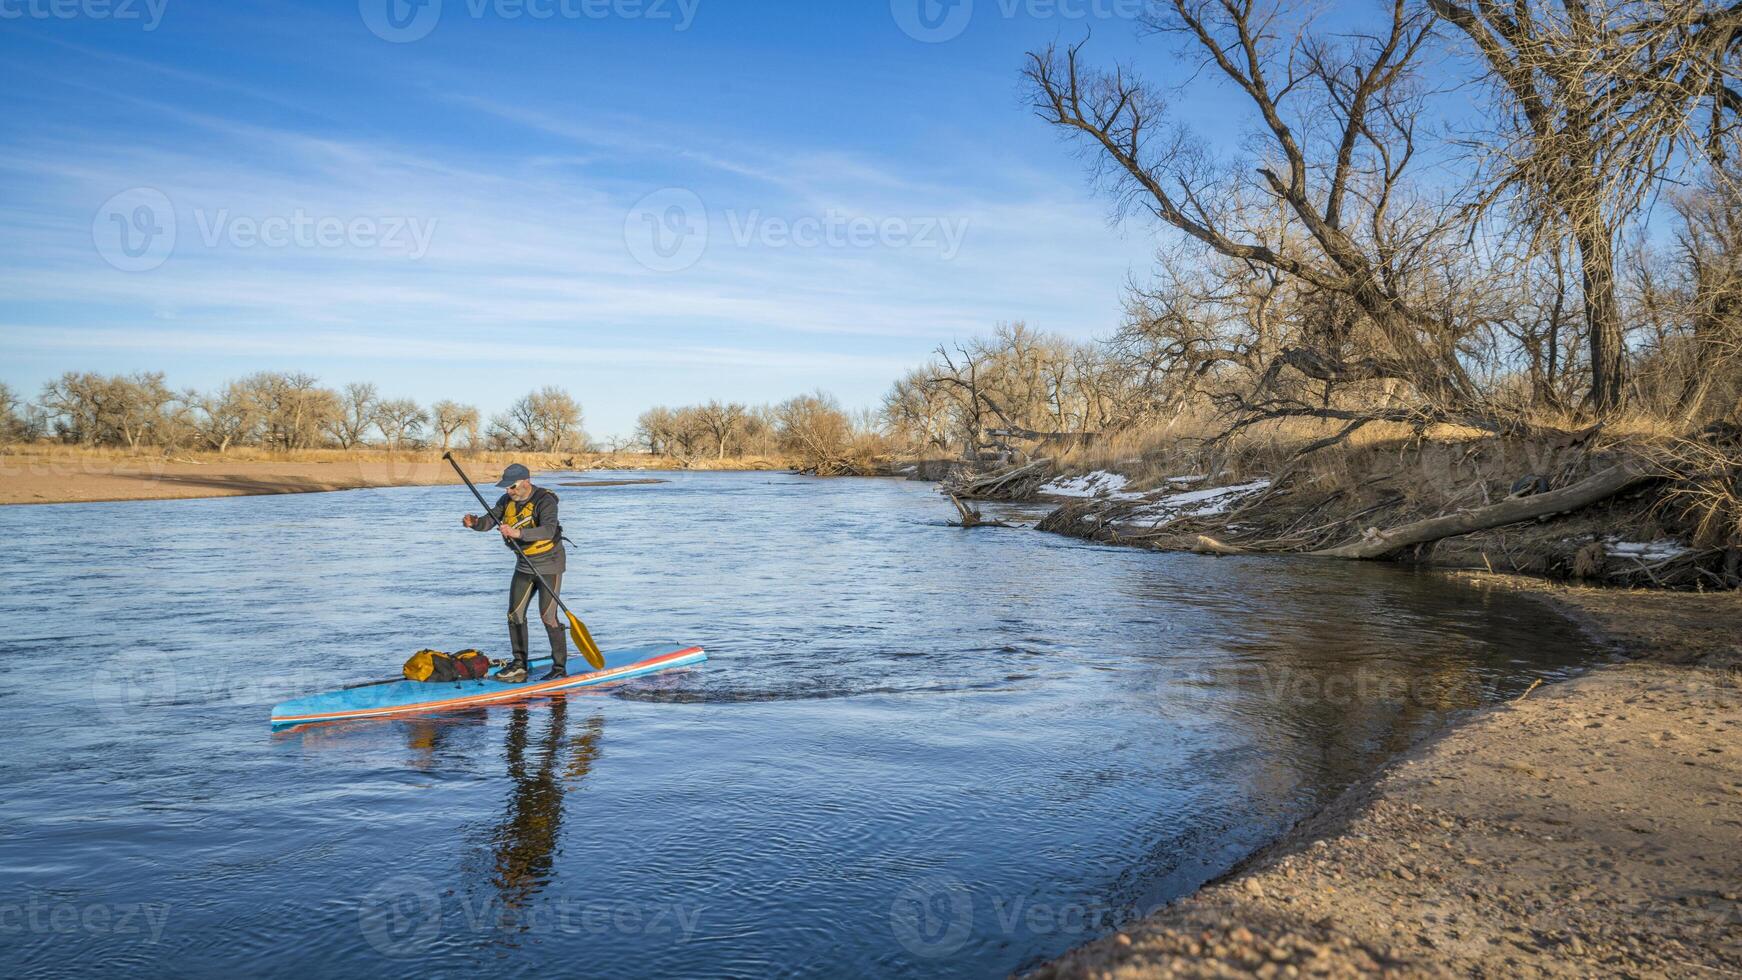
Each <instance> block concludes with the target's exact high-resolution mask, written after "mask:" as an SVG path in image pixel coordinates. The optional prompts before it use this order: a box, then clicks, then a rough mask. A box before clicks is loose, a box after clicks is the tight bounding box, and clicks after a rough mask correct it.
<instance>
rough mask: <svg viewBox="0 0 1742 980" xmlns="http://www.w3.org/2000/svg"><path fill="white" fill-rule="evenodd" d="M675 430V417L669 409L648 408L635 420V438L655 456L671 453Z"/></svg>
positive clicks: (659, 407) (660, 407) (661, 407)
mask: <svg viewBox="0 0 1742 980" xmlns="http://www.w3.org/2000/svg"><path fill="white" fill-rule="evenodd" d="M676 428H677V418H676V416H675V415H674V414H673V412H672V410H671V409H669V408H666V407H664V406H655V407H653V408H650V409H648V410H647V411H645V412H642V413H641V417H640V418H638V419H636V420H635V435H636V437H637V438H638V439H639V440H640V441H641V442H642V443H643V444H644V445H646V446H647V451H648V452H650V453H652V454H653V455H655V456H664V455H667V454H668V453H670V452H671V444H672V435H673V433H674V432H675V430H676Z"/></svg>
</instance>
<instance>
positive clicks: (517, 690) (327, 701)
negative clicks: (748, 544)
mask: <svg viewBox="0 0 1742 980" xmlns="http://www.w3.org/2000/svg"><path fill="white" fill-rule="evenodd" d="M604 653H605V666H604V668H603V669H600V670H591V669H590V665H589V664H588V663H587V662H586V661H585V660H583V659H581V657H580V655H578V654H575V655H571V656H570V657H569V669H571V670H573V669H575V668H576V667H577V666H578V667H579V668H580V669H582V670H585V671H587V672H586V673H577V674H570V675H569V676H567V677H560V678H557V679H556V680H553V681H544V682H542V683H539V682H533V681H528V682H526V683H524V684H508V683H504V682H502V681H498V680H494V679H488V678H487V679H484V680H476V681H453V682H449V683H442V684H427V683H420V682H418V681H392V682H389V683H386V684H371V685H367V686H365V687H354V688H349V689H347V690H343V691H332V692H329V693H327V694H316V695H314V696H312V697H306V698H298V699H296V700H295V701H286V702H284V703H283V704H281V705H279V706H277V707H275V708H273V709H272V725H273V727H274V728H282V727H285V726H288V725H307V724H311V723H313V722H321V721H346V720H350V719H356V718H387V717H392V716H394V715H406V714H416V713H420V712H425V711H443V710H446V709H449V708H471V707H476V706H479V705H489V704H504V703H507V702H509V701H520V700H524V699H526V698H535V697H541V696H543V695H547V694H556V693H559V692H562V691H571V690H574V689H576V688H582V687H596V686H598V685H600V684H609V683H612V682H614V681H622V680H627V679H629V678H631V677H641V676H643V675H646V674H656V673H658V672H660V671H662V670H672V669H674V668H677V667H689V666H692V665H694V664H699V663H701V662H702V661H704V660H707V659H708V655H707V654H706V653H705V652H703V650H702V648H701V647H697V646H682V645H680V644H676V643H653V644H649V645H647V646H639V647H631V648H630V649H627V650H607V651H604ZM548 663H550V659H549V658H548V657H547V658H545V659H544V660H539V661H535V662H534V663H533V665H532V666H533V668H534V675H535V676H536V674H537V673H538V672H540V671H541V670H542V668H543V666H544V665H545V664H548Z"/></svg>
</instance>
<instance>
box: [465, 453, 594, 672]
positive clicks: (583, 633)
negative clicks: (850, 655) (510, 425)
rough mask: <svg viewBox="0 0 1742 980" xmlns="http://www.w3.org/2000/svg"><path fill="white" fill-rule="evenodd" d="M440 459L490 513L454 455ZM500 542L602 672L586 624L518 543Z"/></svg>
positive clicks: (591, 636)
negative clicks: (529, 572) (553, 604)
mask: <svg viewBox="0 0 1742 980" xmlns="http://www.w3.org/2000/svg"><path fill="white" fill-rule="evenodd" d="M442 458H443V459H445V460H447V461H448V463H449V464H450V465H452V466H453V468H454V472H455V473H458V474H460V479H461V480H464V481H465V482H466V489H468V490H470V491H472V496H474V497H477V498H478V503H479V504H482V505H483V507H484V513H486V514H488V513H490V503H489V502H488V501H486V500H485V499H484V495H483V494H481V493H479V492H478V488H477V487H475V486H473V485H472V478H471V477H469V476H467V475H466V471H465V470H462V469H460V461H459V460H457V459H455V458H454V454H453V453H442ZM502 540H504V541H506V542H508V543H509V544H511V545H513V546H514V551H515V553H516V554H518V555H519V556H520V560H521V561H523V562H525V563H526V567H527V568H530V569H532V577H533V578H535V579H537V580H538V584H539V586H540V587H541V588H543V589H544V594H545V595H548V596H550V597H551V598H552V599H555V600H556V604H557V606H558V608H560V609H562V611H563V615H565V616H567V617H568V618H569V636H570V637H572V638H573V639H574V641H575V647H576V648H577V649H579V650H580V651H581V656H583V657H585V658H586V659H587V663H589V664H592V665H593V669H594V670H604V669H605V655H604V654H603V653H600V652H599V645H598V644H597V643H594V642H593V634H591V633H589V632H587V624H586V623H583V622H581V618H580V617H579V616H576V615H575V614H574V613H572V612H569V607H568V604H567V603H565V602H563V600H562V597H561V596H559V595H557V594H556V590H555V589H553V588H551V587H550V583H549V582H546V581H545V580H544V576H543V575H540V574H539V573H538V569H537V568H535V567H533V564H532V559H530V558H528V557H526V551H525V550H524V549H522V548H521V547H520V542H518V541H516V540H514V539H513V538H509V537H504V538H503V539H502Z"/></svg>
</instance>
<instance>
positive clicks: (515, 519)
mask: <svg viewBox="0 0 1742 980" xmlns="http://www.w3.org/2000/svg"><path fill="white" fill-rule="evenodd" d="M536 498H537V495H536V494H535V495H534V496H532V497H528V498H526V503H523V504H521V503H515V502H514V501H512V500H510V501H508V506H507V507H506V508H504V509H503V511H502V523H503V524H506V525H508V526H509V527H518V528H528V527H537V526H538V515H537V514H536V513H534V510H535V508H534V507H533V503H534V502H535V501H536ZM555 547H556V539H555V538H551V539H550V540H549V541H522V542H520V550H521V551H524V552H526V556H527V557H528V558H531V557H534V556H537V555H542V554H544V553H545V552H547V551H549V550H551V549H552V548H555Z"/></svg>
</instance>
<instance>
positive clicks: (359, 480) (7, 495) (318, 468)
mask: <svg viewBox="0 0 1742 980" xmlns="http://www.w3.org/2000/svg"><path fill="white" fill-rule="evenodd" d="M305 455H308V456H316V457H325V458H290V459H270V458H268V459H235V458H227V457H223V456H217V455H210V456H200V457H191V458H178V459H165V458H163V457H146V456H126V455H122V454H104V453H79V452H68V453H40V454H34V453H32V454H24V453H20V454H7V455H0V504H55V503H89V502H95V501H106V500H172V499H180V498H190V497H238V496H250V495H256V494H274V493H318V492H322V491H327V490H356V489H360V488H364V487H403V486H437V485H445V484H450V483H458V482H459V478H458V477H456V476H455V475H454V471H453V469H452V468H451V467H449V466H448V464H447V463H444V462H442V461H441V459H440V458H439V455H436V454H419V455H416V456H413V455H411V454H404V455H401V456H390V455H389V454H386V453H357V454H349V455H348V454H344V453H338V452H332V453H319V454H313V453H311V454H305ZM494 455H502V458H503V459H504V460H505V459H507V458H508V457H507V456H506V455H503V454H494ZM529 462H530V464H531V465H532V466H533V470H534V472H535V473H538V472H548V471H550V470H553V469H575V470H586V469H676V468H678V467H677V465H676V463H675V461H673V460H669V459H662V458H660V457H653V456H644V455H640V454H612V455H603V454H580V455H576V456H572V457H565V458H563V459H561V460H557V459H550V460H537V459H534V460H530V461H529ZM500 464H501V460H497V459H494V458H489V459H480V460H471V459H468V460H467V461H466V464H465V465H467V466H468V469H469V470H470V471H471V475H472V478H473V479H474V480H480V481H484V482H491V481H494V479H495V477H496V476H497V474H498V473H499V471H500ZM702 467H703V468H708V469H745V470H781V469H785V466H784V465H783V464H781V463H780V462H778V461H774V460H760V459H758V460H707V461H705V462H704V463H703V464H702ZM486 476H488V477H489V480H487V481H486V480H485V477H486Z"/></svg>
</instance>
